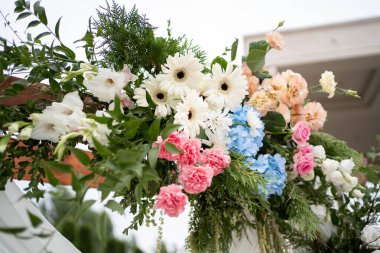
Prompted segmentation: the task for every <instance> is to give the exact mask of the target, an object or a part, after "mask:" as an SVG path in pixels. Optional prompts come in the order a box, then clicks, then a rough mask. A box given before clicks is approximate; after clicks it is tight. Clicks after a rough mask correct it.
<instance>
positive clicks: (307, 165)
mask: <svg viewBox="0 0 380 253" xmlns="http://www.w3.org/2000/svg"><path fill="white" fill-rule="evenodd" d="M294 158H295V159H294V168H295V169H296V171H297V172H298V173H299V174H300V175H305V174H307V173H309V172H310V171H311V170H312V169H314V167H315V164H314V156H313V154H307V155H298V156H297V155H296V156H294Z"/></svg>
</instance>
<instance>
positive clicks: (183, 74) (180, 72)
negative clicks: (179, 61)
mask: <svg viewBox="0 0 380 253" xmlns="http://www.w3.org/2000/svg"><path fill="white" fill-rule="evenodd" d="M184 77H185V72H183V71H182V70H180V71H178V72H177V78H178V79H183V78H184Z"/></svg>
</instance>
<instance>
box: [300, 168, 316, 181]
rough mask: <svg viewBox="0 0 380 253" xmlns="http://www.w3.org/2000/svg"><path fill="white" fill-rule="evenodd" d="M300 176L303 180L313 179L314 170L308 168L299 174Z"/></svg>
mask: <svg viewBox="0 0 380 253" xmlns="http://www.w3.org/2000/svg"><path fill="white" fill-rule="evenodd" d="M301 177H302V178H303V180H305V181H311V180H313V179H314V177H315V174H314V170H310V171H309V172H308V173H306V174H303V175H301Z"/></svg>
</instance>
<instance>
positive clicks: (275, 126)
mask: <svg viewBox="0 0 380 253" xmlns="http://www.w3.org/2000/svg"><path fill="white" fill-rule="evenodd" d="M261 120H262V121H263V122H264V124H265V130H266V131H269V132H281V131H282V130H283V129H284V128H285V127H286V121H285V119H284V117H283V116H282V114H281V113H278V112H272V111H270V112H268V113H267V115H265V116H264V117H263V118H261Z"/></svg>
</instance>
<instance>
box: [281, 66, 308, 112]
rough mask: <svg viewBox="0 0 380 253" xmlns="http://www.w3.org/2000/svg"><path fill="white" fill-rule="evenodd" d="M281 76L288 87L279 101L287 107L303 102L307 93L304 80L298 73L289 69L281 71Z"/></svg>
mask: <svg viewBox="0 0 380 253" xmlns="http://www.w3.org/2000/svg"><path fill="white" fill-rule="evenodd" d="M282 76H283V77H284V78H285V80H286V81H287V82H288V89H287V91H286V92H285V93H284V94H283V96H282V97H281V101H282V102H283V103H284V104H286V105H287V106H289V107H291V106H293V105H296V104H303V103H304V102H305V99H306V97H307V95H308V94H309V91H308V89H307V83H306V80H305V79H304V78H303V77H302V76H301V75H300V74H298V73H294V72H293V71H291V70H287V71H285V72H282Z"/></svg>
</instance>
